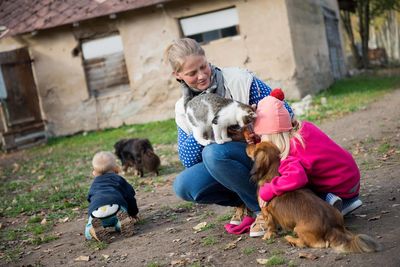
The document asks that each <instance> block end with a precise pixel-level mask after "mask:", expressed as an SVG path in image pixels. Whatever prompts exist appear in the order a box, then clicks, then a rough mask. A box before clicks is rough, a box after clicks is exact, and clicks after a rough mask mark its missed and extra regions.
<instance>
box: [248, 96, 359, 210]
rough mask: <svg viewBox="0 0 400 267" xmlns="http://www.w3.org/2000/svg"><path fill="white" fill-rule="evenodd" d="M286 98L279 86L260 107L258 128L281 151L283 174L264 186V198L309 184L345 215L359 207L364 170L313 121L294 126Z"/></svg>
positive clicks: (262, 191) (255, 125)
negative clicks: (362, 171) (285, 104)
mask: <svg viewBox="0 0 400 267" xmlns="http://www.w3.org/2000/svg"><path fill="white" fill-rule="evenodd" d="M283 99H284V95H283V92H282V91H281V90H280V89H275V90H274V91H272V93H271V95H270V96H268V97H265V98H264V99H262V100H261V101H260V102H259V103H258V107H257V119H256V121H255V124H254V132H255V133H256V134H257V135H260V137H261V141H270V142H272V143H274V144H275V145H276V146H277V147H278V148H279V149H280V151H281V164H280V167H279V173H280V174H281V175H280V176H277V177H275V178H273V179H272V181H271V182H270V183H266V184H265V185H264V186H263V187H261V188H260V191H259V193H260V197H261V199H262V200H264V201H270V200H271V199H272V198H273V197H275V196H279V195H281V194H283V193H285V192H288V191H293V190H296V189H299V188H302V187H309V188H310V189H312V190H313V191H314V192H315V193H316V194H318V195H319V196H320V197H321V198H323V199H324V200H326V201H327V202H328V203H330V204H331V205H333V206H335V207H336V208H338V209H339V210H340V211H341V212H342V214H343V215H346V214H348V213H350V212H352V211H354V210H355V209H357V208H359V207H360V206H361V205H362V202H361V200H360V199H359V198H358V195H359V190H360V171H359V169H358V167H357V164H356V162H355V160H354V159H353V157H352V156H351V154H350V153H349V152H348V151H346V150H345V149H343V148H342V147H340V146H339V145H338V144H336V143H335V142H334V141H333V140H332V139H331V138H329V137H328V136H327V135H326V134H325V133H323V132H322V131H321V130H320V129H319V128H318V127H317V126H315V125H314V124H312V123H310V122H306V121H305V122H302V123H300V124H299V126H298V127H296V129H293V128H292V123H291V118H290V115H289V113H288V112H287V110H286V109H285V108H284V106H283V102H282V101H283Z"/></svg>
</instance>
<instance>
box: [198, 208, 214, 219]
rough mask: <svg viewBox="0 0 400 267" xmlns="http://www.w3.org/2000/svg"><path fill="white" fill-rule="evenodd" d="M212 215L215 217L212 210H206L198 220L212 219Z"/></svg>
mask: <svg viewBox="0 0 400 267" xmlns="http://www.w3.org/2000/svg"><path fill="white" fill-rule="evenodd" d="M214 215H215V212H213V211H212V210H206V211H204V213H203V214H201V216H200V219H201V220H204V219H207V218H211V217H214Z"/></svg>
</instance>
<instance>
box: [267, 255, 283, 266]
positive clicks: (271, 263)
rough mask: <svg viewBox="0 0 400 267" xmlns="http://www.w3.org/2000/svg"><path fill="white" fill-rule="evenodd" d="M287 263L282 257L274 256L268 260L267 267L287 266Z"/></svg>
mask: <svg viewBox="0 0 400 267" xmlns="http://www.w3.org/2000/svg"><path fill="white" fill-rule="evenodd" d="M285 262H286V261H285V259H284V258H282V257H281V256H279V255H274V256H272V257H271V258H269V259H268V262H267V266H276V265H282V264H285Z"/></svg>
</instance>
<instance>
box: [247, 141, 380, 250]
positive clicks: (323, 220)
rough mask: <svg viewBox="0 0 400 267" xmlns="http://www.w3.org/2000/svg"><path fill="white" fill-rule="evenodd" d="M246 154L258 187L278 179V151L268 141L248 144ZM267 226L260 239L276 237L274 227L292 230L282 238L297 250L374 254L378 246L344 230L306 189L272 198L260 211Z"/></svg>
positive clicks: (328, 208) (334, 214)
mask: <svg viewBox="0 0 400 267" xmlns="http://www.w3.org/2000/svg"><path fill="white" fill-rule="evenodd" d="M246 152H247V155H248V156H249V157H250V158H252V159H253V160H254V165H253V169H252V171H251V173H252V179H254V181H255V182H257V184H258V187H259V188H260V187H261V186H262V185H263V184H264V183H267V182H270V181H271V179H272V178H274V177H275V176H278V175H279V173H278V168H279V164H280V151H279V149H278V148H277V147H276V146H275V145H274V144H272V143H270V142H261V143H258V144H256V145H248V146H247V149H246ZM261 212H262V215H263V216H264V219H265V221H266V224H267V228H268V229H267V232H266V233H265V235H264V237H263V239H269V238H271V237H273V236H275V235H276V227H277V225H280V226H281V227H282V229H283V230H289V231H294V232H295V233H296V235H297V237H293V236H290V235H287V236H285V239H286V240H287V241H288V242H289V243H290V244H291V245H295V246H298V247H312V248H327V247H332V248H334V249H335V250H337V251H340V252H375V251H378V250H380V249H381V247H380V245H379V244H378V243H377V242H376V241H375V240H374V239H373V238H372V237H370V236H368V235H364V234H359V235H354V234H352V233H351V232H349V231H348V230H346V229H345V227H344V220H343V216H342V215H341V214H340V212H339V211H338V210H337V209H335V208H334V207H332V206H330V205H329V204H328V203H326V202H325V201H323V200H322V199H321V198H319V197H318V196H317V195H315V194H314V193H313V192H312V191H311V190H309V189H305V188H303V189H298V190H295V191H291V192H287V193H284V194H282V195H280V196H276V197H274V198H273V199H272V200H271V201H270V202H269V203H268V204H267V206H266V207H262V209H261Z"/></svg>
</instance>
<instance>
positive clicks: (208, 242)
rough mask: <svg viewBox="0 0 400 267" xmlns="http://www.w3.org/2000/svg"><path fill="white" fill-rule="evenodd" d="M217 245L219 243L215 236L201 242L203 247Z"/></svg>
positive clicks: (207, 237)
mask: <svg viewBox="0 0 400 267" xmlns="http://www.w3.org/2000/svg"><path fill="white" fill-rule="evenodd" d="M217 243H218V241H217V239H216V238H215V237H214V236H206V237H204V238H203V239H202V240H201V244H202V245H203V246H212V245H215V244H217Z"/></svg>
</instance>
